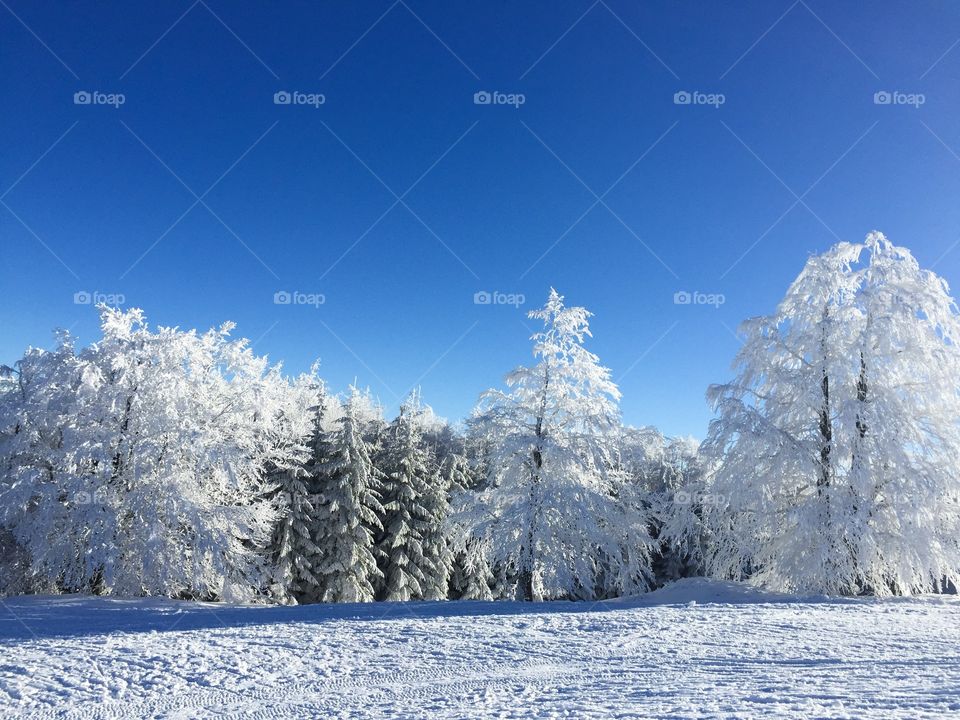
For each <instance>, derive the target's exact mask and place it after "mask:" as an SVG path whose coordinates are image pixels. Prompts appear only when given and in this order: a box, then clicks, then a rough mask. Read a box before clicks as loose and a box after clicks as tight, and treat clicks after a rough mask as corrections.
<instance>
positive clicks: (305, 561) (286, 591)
mask: <svg viewBox="0 0 960 720" xmlns="http://www.w3.org/2000/svg"><path fill="white" fill-rule="evenodd" d="M316 373H317V366H316V365H314V366H313V368H311V371H310V373H309V374H305V375H302V376H300V377H299V378H297V381H296V382H295V384H294V385H293V390H294V391H295V392H296V393H297V394H296V395H295V396H294V397H295V398H296V400H298V401H299V402H298V403H297V405H296V406H295V407H294V410H293V412H294V413H295V414H296V416H297V417H300V418H309V420H308V422H309V437H308V439H307V441H306V453H305V455H304V458H305V459H304V460H303V461H302V462H300V463H296V464H294V465H293V466H292V467H287V468H283V469H277V468H274V469H271V480H272V481H273V482H274V483H275V485H276V501H277V505H278V512H279V516H280V517H279V521H278V522H277V526H276V529H275V530H274V538H273V544H272V548H273V552H272V555H273V558H274V563H275V565H276V569H275V572H276V577H277V585H278V586H279V587H278V588H277V589H276V590H275V591H274V594H275V595H276V596H277V597H278V598H279V599H281V600H284V601H288V602H298V603H311V602H319V601H320V596H321V593H322V588H321V581H320V577H319V571H318V567H317V566H318V564H319V560H320V548H319V547H318V546H317V544H316V542H315V540H316V537H317V534H318V532H319V528H318V525H317V520H318V518H317V516H318V510H317V506H318V498H317V492H318V491H317V475H318V472H319V471H318V466H319V465H320V464H322V463H323V462H325V460H326V456H327V454H328V445H327V440H326V438H327V433H326V432H325V430H324V426H323V425H324V412H325V401H326V393H325V390H324V385H323V381H322V380H320V379H319V378H318V377H317V374H316Z"/></svg>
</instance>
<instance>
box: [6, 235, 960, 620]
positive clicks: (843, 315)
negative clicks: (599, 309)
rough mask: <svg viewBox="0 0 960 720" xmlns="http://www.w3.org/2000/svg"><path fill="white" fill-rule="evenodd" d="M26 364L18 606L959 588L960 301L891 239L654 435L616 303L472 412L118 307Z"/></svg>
mask: <svg viewBox="0 0 960 720" xmlns="http://www.w3.org/2000/svg"><path fill="white" fill-rule="evenodd" d="M100 313H101V326H102V338H101V339H100V340H98V341H97V342H95V343H93V344H91V345H89V346H86V347H77V345H76V343H75V341H74V339H73V338H71V337H70V336H69V334H67V333H61V334H59V335H58V337H57V340H56V344H55V346H54V347H53V348H52V349H50V350H40V349H36V348H31V349H29V350H28V351H27V352H26V353H25V354H24V356H23V357H22V358H21V359H20V360H19V361H18V362H17V363H16V364H15V366H14V367H13V368H10V367H4V368H3V373H2V376H0V468H2V471H0V472H2V475H0V593H2V594H7V595H13V594H23V593H92V594H99V595H116V596H144V595H147V596H166V597H171V598H181V599H203V600H222V601H260V602H276V603H301V604H302V603H317V602H363V601H374V600H392V601H396V600H400V601H404V600H420V599H427V600H439V599H473V600H485V599H501V598H505V599H526V600H548V599H600V598H610V597H616V596H621V595H630V594H636V593H640V592H644V591H647V590H651V589H654V588H657V587H659V586H661V585H663V584H665V583H666V582H669V581H672V580H676V579H678V578H682V577H688V576H695V575H709V576H714V577H717V578H723V579H735V580H740V579H752V580H754V581H756V582H758V583H760V584H762V585H764V586H765V587H767V588H769V589H771V590H779V591H790V592H823V593H828V594H839V595H857V594H874V595H889V594H911V593H917V592H928V591H950V590H953V589H954V588H955V584H956V583H957V582H958V580H960V473H958V470H960V393H958V391H960V349H958V345H957V342H958V338H960V313H958V309H957V306H956V304H955V302H954V301H953V299H952V298H951V297H950V295H949V292H948V288H947V285H946V283H945V282H944V281H943V280H942V279H941V278H939V277H938V276H937V275H935V274H934V273H933V272H930V271H927V270H923V269H921V268H920V267H919V265H918V263H917V262H916V260H915V259H914V258H913V256H912V255H911V254H910V252H909V251H908V250H906V249H905V248H903V247H898V246H895V245H893V244H892V243H890V242H889V241H888V240H887V239H886V238H885V237H884V236H883V235H881V234H880V233H871V234H870V235H869V236H868V237H867V238H866V240H865V241H864V242H862V243H842V244H839V245H837V246H835V247H833V248H832V249H830V250H829V251H828V252H826V253H824V254H822V255H819V256H814V257H811V258H810V259H809V260H808V262H807V263H806V265H805V267H804V268H802V270H801V272H800V274H799V276H798V277H797V279H796V280H795V281H794V283H793V284H792V285H791V286H790V287H789V288H788V289H787V291H786V294H785V296H784V297H783V300H782V301H781V302H780V304H779V305H778V306H777V307H776V308H775V309H773V312H772V313H771V314H769V315H766V316H762V317H755V318H752V319H749V320H747V321H746V322H745V323H744V324H743V325H742V327H741V336H742V340H743V345H742V348H741V350H740V352H739V354H738V355H737V357H736V358H735V361H734V377H733V379H732V380H730V381H729V382H726V383H724V384H721V385H715V386H713V387H711V388H709V390H708V397H709V400H710V402H711V403H712V404H713V407H714V409H715V411H716V417H715V419H714V420H713V421H712V422H711V424H710V427H709V430H708V432H707V434H706V438H705V440H704V442H703V443H701V444H698V443H697V442H696V441H694V440H692V439H689V438H668V437H664V435H663V434H661V433H660V432H658V431H657V430H656V429H655V428H650V427H643V428H636V427H629V426H625V425H624V424H623V423H622V422H621V419H620V414H619V410H618V402H619V400H620V392H619V390H618V388H617V386H616V385H615V383H614V382H613V381H612V380H611V373H610V370H609V369H607V368H606V367H604V366H603V364H602V363H601V360H600V359H599V358H598V357H597V356H596V355H595V354H593V353H592V352H590V350H589V349H588V346H589V340H590V329H589V318H590V313H589V312H588V311H587V310H586V309H584V308H583V307H577V306H568V305H566V304H565V302H564V298H563V297H562V296H561V295H560V294H559V293H557V292H556V291H554V290H551V291H550V292H549V295H548V297H547V299H546V302H545V304H544V305H543V307H542V308H541V309H539V310H536V311H533V312H531V313H530V318H531V319H532V320H534V321H536V322H538V323H539V325H540V329H539V331H538V332H537V333H536V334H535V335H534V336H533V337H532V338H531V340H532V360H530V361H529V362H528V363H527V364H525V365H521V366H519V367H517V368H516V369H514V370H512V371H511V372H509V373H508V374H507V375H506V377H505V385H504V387H503V388H501V389H491V390H488V391H486V392H485V393H483V394H482V395H481V396H480V400H479V402H478V404H477V406H476V409H475V410H474V412H473V414H472V415H471V417H469V418H467V419H466V420H464V421H463V422H460V423H455V424H451V423H450V422H447V421H446V420H443V419H441V418H439V417H438V416H437V415H436V414H435V413H434V412H433V411H432V409H431V408H430V406H429V405H428V404H426V403H425V402H424V400H422V399H421V397H420V395H419V393H418V392H414V393H413V394H411V396H410V397H408V398H407V399H406V401H405V402H404V403H403V405H402V406H401V408H400V410H399V412H398V413H397V415H396V417H385V416H384V412H383V409H382V407H381V406H380V405H379V403H378V402H377V400H376V398H375V397H373V396H372V394H371V393H370V392H369V391H366V390H364V389H362V388H358V387H351V388H349V389H347V390H346V391H345V392H343V393H340V394H337V393H335V392H334V391H332V390H331V389H330V388H329V387H328V386H327V385H326V384H325V383H324V381H323V379H322V378H321V377H320V374H319V372H320V371H319V368H318V367H314V368H313V369H312V370H311V371H310V372H308V373H305V374H302V375H298V376H290V375H288V374H285V373H284V372H283V371H282V369H281V368H280V366H278V365H272V364H271V363H270V362H269V361H268V360H267V359H266V358H264V357H259V356H257V355H256V354H254V352H253V351H252V350H251V348H250V347H249V344H248V343H247V342H246V341H244V340H238V339H234V337H233V335H232V331H233V326H232V325H231V324H229V323H227V324H224V325H222V326H221V327H219V328H215V329H213V330H210V331H207V332H204V333H200V332H196V331H192V330H191V331H185V330H181V329H178V328H166V327H161V328H156V329H152V328H151V327H149V326H148V324H147V319H146V317H145V315H144V313H143V312H141V311H140V310H136V309H132V310H126V311H124V310H119V309H116V308H111V307H107V306H101V307H100Z"/></svg>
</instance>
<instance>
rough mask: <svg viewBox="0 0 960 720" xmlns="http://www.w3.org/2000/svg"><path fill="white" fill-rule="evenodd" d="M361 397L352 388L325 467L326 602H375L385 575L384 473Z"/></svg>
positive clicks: (322, 568)
mask: <svg viewBox="0 0 960 720" xmlns="http://www.w3.org/2000/svg"><path fill="white" fill-rule="evenodd" d="M360 401H361V398H360V395H359V393H358V391H357V390H356V388H351V392H350V397H349V398H348V399H347V401H346V402H345V403H344V406H343V414H342V415H341V417H340V419H339V421H338V425H339V427H338V429H337V431H336V432H335V433H334V434H333V436H332V438H331V441H330V448H329V450H330V454H329V459H328V460H327V461H326V462H325V463H324V464H323V465H322V466H321V467H320V468H319V470H320V475H319V479H320V498H319V503H318V507H317V527H318V535H317V545H318V547H319V555H320V563H319V567H318V572H319V575H320V578H321V580H320V583H321V586H322V593H321V600H322V601H323V602H370V601H371V600H373V599H374V587H375V583H376V582H377V581H378V580H379V579H380V578H381V577H382V573H381V572H380V570H379V568H378V567H377V560H376V554H378V549H377V548H376V547H375V545H374V536H375V533H377V532H379V531H381V530H382V525H381V524H380V519H379V518H380V517H381V516H382V515H383V514H384V508H383V506H382V505H381V503H380V494H379V490H380V487H381V481H380V478H381V474H380V472H379V471H378V470H377V469H376V468H375V467H374V465H373V462H372V460H371V457H370V449H369V447H368V445H367V441H366V440H364V438H363V427H362V418H361V414H360V407H359V405H360Z"/></svg>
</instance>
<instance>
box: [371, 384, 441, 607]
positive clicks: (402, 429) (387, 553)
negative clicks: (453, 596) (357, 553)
mask: <svg viewBox="0 0 960 720" xmlns="http://www.w3.org/2000/svg"><path fill="white" fill-rule="evenodd" d="M419 413H420V407H419V398H418V396H417V395H413V396H411V398H410V399H409V400H407V401H406V402H405V403H404V404H403V405H402V406H401V408H400V414H399V415H398V416H397V418H396V420H394V421H393V423H392V424H391V425H390V428H389V430H388V432H387V437H386V445H385V447H384V453H383V457H384V460H383V462H384V469H385V472H386V475H387V477H386V480H385V482H384V494H383V499H384V503H383V507H384V511H385V522H384V523H383V528H384V532H383V536H382V538H381V540H380V543H379V548H380V550H381V551H382V563H383V574H384V585H383V589H382V593H381V595H382V597H383V599H384V600H411V599H423V598H424V597H434V596H435V595H436V587H437V582H436V580H435V575H436V574H437V573H438V572H443V570H442V569H441V568H438V567H437V565H436V558H437V553H436V549H435V542H436V541H435V535H434V533H435V532H436V528H437V508H436V502H435V498H434V497H433V493H434V492H435V491H434V490H433V488H432V487H431V486H432V485H433V484H435V483H436V481H435V479H434V475H436V474H437V473H436V472H435V470H433V469H432V468H431V462H430V457H429V454H428V453H427V451H426V450H425V448H424V447H423V444H422V443H421V432H420V427H419V423H418V415H419Z"/></svg>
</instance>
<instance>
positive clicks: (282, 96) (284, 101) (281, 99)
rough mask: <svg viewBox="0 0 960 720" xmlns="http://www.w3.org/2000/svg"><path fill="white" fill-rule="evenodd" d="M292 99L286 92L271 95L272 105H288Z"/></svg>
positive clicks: (279, 91) (280, 91) (281, 91)
mask: <svg viewBox="0 0 960 720" xmlns="http://www.w3.org/2000/svg"><path fill="white" fill-rule="evenodd" d="M291 100H292V97H291V95H290V93H288V92H287V91H286V90H278V91H277V92H275V93H274V94H273V104H274V105H289V104H290V101H291Z"/></svg>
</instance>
